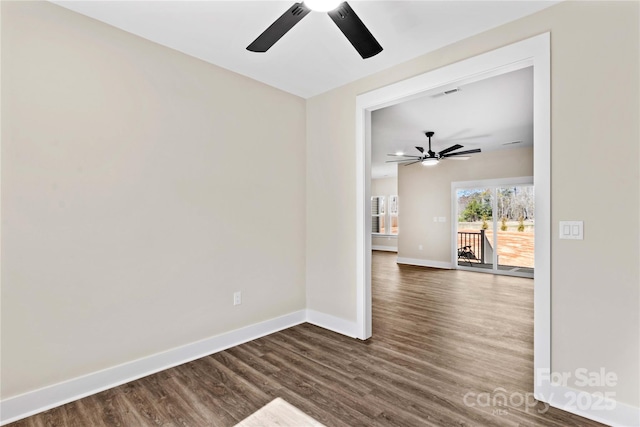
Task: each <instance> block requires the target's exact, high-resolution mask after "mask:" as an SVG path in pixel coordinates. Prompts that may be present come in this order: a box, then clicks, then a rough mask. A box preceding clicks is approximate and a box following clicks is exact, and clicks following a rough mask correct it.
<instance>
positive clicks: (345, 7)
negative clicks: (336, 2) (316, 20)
mask: <svg viewBox="0 0 640 427" xmlns="http://www.w3.org/2000/svg"><path fill="white" fill-rule="evenodd" d="M327 13H328V14H329V16H330V17H331V19H333V22H335V23H336V25H337V26H338V28H340V31H342V33H343V34H344V35H345V37H346V38H347V40H349V42H351V44H352V45H353V47H355V48H356V50H357V51H358V53H359V54H360V56H361V57H362V59H367V58H371V57H372V56H374V55H377V54H379V53H380V52H382V46H380V43H378V41H377V40H376V39H375V37H373V35H372V34H371V32H370V31H369V30H368V29H367V27H366V26H365V25H364V24H363V23H362V21H361V20H360V18H358V15H356V13H355V12H354V11H353V9H351V6H349V4H348V3H347V2H346V1H345V2H343V3H341V4H340V6H338V7H337V8H335V9H334V10H332V11H330V12H327Z"/></svg>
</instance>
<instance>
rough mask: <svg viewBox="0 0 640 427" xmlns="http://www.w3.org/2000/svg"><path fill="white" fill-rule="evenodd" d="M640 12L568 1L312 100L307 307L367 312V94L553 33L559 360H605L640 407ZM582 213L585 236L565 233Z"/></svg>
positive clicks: (627, 5) (566, 367)
mask: <svg viewBox="0 0 640 427" xmlns="http://www.w3.org/2000/svg"><path fill="white" fill-rule="evenodd" d="M638 9H639V5H638V2H563V3H561V4H559V5H556V6H553V7H551V8H549V9H546V10H544V11H542V12H540V13H537V14H535V15H532V16H529V17H526V18H524V19H521V20H518V21H515V22H512V23H509V24H507V25H504V26H501V27H498V28H496V29H494V30H491V31H488V32H485V33H482V34H479V35H476V36H474V37H471V38H469V39H466V40H463V41H461V42H459V43H455V44H453V45H451V46H448V47H446V48H442V49H440V50H438V51H435V52H433V53H430V54H428V55H424V56H421V57H418V58H416V59H415V60H412V61H409V62H407V63H404V64H401V65H399V66H396V67H392V68H390V69H388V70H385V71H383V72H380V73H376V74H374V75H372V76H370V77H367V78H364V79H361V80H358V81H356V82H354V83H351V84H348V85H346V86H343V87H341V88H338V89H336V90H333V91H330V92H327V93H325V94H322V95H319V96H316V97H314V98H311V99H309V100H308V102H307V206H308V209H307V244H306V245H307V246H306V247H307V304H308V308H311V309H314V310H318V311H322V312H325V313H328V314H331V315H334V316H338V317H342V318H344V319H347V320H350V321H355V319H356V298H355V295H356V280H355V269H356V221H355V220H354V219H353V218H355V215H356V173H355V164H356V158H355V146H356V145H355V143H354V135H355V114H354V111H355V98H356V96H357V95H358V94H361V93H364V92H367V91H370V90H372V89H376V88H379V87H382V86H385V85H388V84H391V83H394V82H398V81H400V80H403V79H406V78H408V77H412V76H415V75H418V74H421V73H424V72H426V71H429V70H433V69H436V68H438V67H441V66H444V65H447V64H451V63H454V62H456V61H459V60H462V59H465V58H469V57H471V56H474V55H477V54H480V53H483V52H486V51H489V50H492V49H495V48H498V47H501V46H505V45H508V44H511V43H514V42H517V41H520V40H523V39H526V38H528V37H532V36H534V35H537V34H540V33H543V32H546V31H550V32H551V73H552V76H551V82H552V105H551V111H552V120H551V123H552V129H551V131H552V135H551V138H552V141H551V144H552V147H551V158H552V160H551V179H552V196H551V197H552V200H551V202H552V203H551V206H552V218H551V222H552V224H553V229H552V230H551V237H552V248H551V251H552V253H551V261H552V265H551V271H552V283H551V286H552V337H553V338H552V369H554V370H557V371H569V372H573V371H574V370H575V369H576V368H587V369H595V370H597V369H599V368H600V367H606V369H607V370H611V371H614V372H616V373H617V374H618V376H619V378H620V381H619V383H618V386H617V387H616V388H615V392H616V395H617V398H618V399H619V401H621V402H625V403H629V404H632V405H635V406H640V367H639V364H640V363H639V360H640V352H639V346H640V319H639V313H640V307H639V304H640V295H639V291H640V285H639V284H640V271H639V269H638V253H640V247H639V241H638V235H639V234H640V223H639V221H638V219H639V217H640V209H639V197H638V196H639V195H640V188H639V187H640V166H639V161H638V160H639V158H640V153H639V145H640V144H639V142H638V141H639V120H640V119H639V116H640V108H639V105H638V104H639V101H638V96H637V95H638V93H639V90H640V88H639V87H638V86H639V84H638V83H639V82H638V80H639V76H640V68H639V65H638V61H639V51H640V45H639V39H640V37H639V34H638V26H639V25H638V16H639V11H638ZM327 123H331V126H327ZM603 147H606V151H602V149H603ZM615 152H623V153H624V154H622V155H609V154H607V153H615ZM573 219H575V220H584V221H585V240H583V241H569V240H562V241H560V240H558V236H557V225H558V221H559V220H573ZM612 224H626V226H625V229H624V230H619V229H618V228H616V227H615V226H612ZM373 333H374V335H375V329H374V331H373Z"/></svg>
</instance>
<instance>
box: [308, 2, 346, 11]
mask: <svg viewBox="0 0 640 427" xmlns="http://www.w3.org/2000/svg"><path fill="white" fill-rule="evenodd" d="M340 3H342V0H304V4H305V5H306V6H307V7H308V8H309V9H311V10H313V11H316V12H329V11H332V10H333V9H335V8H337V7H338V6H340Z"/></svg>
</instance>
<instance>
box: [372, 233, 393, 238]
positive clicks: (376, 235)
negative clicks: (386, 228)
mask: <svg viewBox="0 0 640 427" xmlns="http://www.w3.org/2000/svg"><path fill="white" fill-rule="evenodd" d="M371 237H391V238H392V239H397V238H398V235H397V234H385V233H371Z"/></svg>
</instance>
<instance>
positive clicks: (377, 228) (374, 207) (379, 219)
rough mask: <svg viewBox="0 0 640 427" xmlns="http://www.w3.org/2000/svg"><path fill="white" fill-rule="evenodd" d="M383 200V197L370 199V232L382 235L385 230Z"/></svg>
mask: <svg viewBox="0 0 640 427" xmlns="http://www.w3.org/2000/svg"><path fill="white" fill-rule="evenodd" d="M385 202H386V200H385V198H384V196H373V197H372V198H371V232H372V233H376V234H384V232H385V228H384V224H385V221H384V220H385V216H386V214H385V209H384V208H385Z"/></svg>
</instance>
